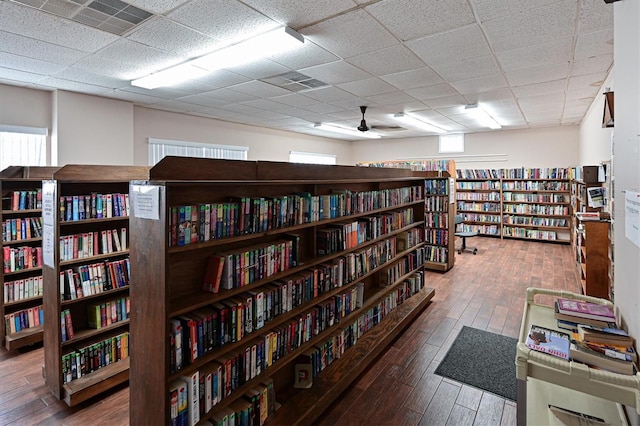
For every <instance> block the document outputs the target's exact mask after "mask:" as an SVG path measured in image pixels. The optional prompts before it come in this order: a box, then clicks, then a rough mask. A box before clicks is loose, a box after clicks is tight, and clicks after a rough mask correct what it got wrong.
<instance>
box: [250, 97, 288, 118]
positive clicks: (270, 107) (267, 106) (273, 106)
mask: <svg viewBox="0 0 640 426" xmlns="http://www.w3.org/2000/svg"><path fill="white" fill-rule="evenodd" d="M242 105H247V106H250V107H253V108H258V109H261V110H265V111H275V110H277V109H279V108H282V107H283V104H280V103H278V102H274V101H271V100H269V99H254V100H252V101H246V102H242ZM282 118H284V117H281V118H280V119H282Z"/></svg>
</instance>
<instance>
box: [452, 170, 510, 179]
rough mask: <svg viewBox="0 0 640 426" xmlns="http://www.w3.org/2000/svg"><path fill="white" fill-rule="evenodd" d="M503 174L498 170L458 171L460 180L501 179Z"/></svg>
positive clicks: (457, 174)
mask: <svg viewBox="0 0 640 426" xmlns="http://www.w3.org/2000/svg"><path fill="white" fill-rule="evenodd" d="M501 176H502V173H501V172H500V170H497V169H457V170H456V177H457V178H458V179H500V177H501Z"/></svg>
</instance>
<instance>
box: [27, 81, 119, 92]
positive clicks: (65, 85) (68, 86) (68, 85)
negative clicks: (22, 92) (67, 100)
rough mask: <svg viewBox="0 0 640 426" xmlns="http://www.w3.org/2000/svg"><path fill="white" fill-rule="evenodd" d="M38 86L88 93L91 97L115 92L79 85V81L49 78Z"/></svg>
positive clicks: (83, 84)
mask: <svg viewBox="0 0 640 426" xmlns="http://www.w3.org/2000/svg"><path fill="white" fill-rule="evenodd" d="M38 84H41V85H44V86H50V87H55V88H58V89H62V90H68V91H70V92H79V93H88V94H91V95H108V94H109V93H111V92H112V91H113V90H112V89H110V88H108V87H103V86H96V85H94V84H86V83H79V82H77V81H69V80H64V79H62V78H55V77H47V78H45V79H43V80H40V81H38Z"/></svg>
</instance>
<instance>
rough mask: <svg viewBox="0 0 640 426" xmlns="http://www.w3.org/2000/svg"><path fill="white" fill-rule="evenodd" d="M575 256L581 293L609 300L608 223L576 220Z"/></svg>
mask: <svg viewBox="0 0 640 426" xmlns="http://www.w3.org/2000/svg"><path fill="white" fill-rule="evenodd" d="M576 223H577V226H576V232H577V238H576V244H575V256H576V266H577V268H578V274H579V276H580V282H581V284H582V292H583V294H585V295H587V296H593V297H599V298H602V299H611V295H610V271H609V269H610V257H609V249H610V241H609V228H610V223H609V222H608V221H604V220H597V221H591V220H579V219H576Z"/></svg>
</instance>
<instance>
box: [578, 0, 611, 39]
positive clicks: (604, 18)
mask: <svg viewBox="0 0 640 426" xmlns="http://www.w3.org/2000/svg"><path fill="white" fill-rule="evenodd" d="M579 4H580V5H581V6H582V10H581V11H580V28H579V32H580V33H590V32H592V31H599V30H607V29H610V28H613V5H611V4H607V3H605V2H604V1H582V2H580V3H579Z"/></svg>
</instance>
